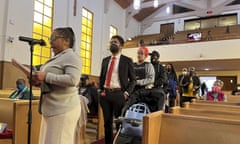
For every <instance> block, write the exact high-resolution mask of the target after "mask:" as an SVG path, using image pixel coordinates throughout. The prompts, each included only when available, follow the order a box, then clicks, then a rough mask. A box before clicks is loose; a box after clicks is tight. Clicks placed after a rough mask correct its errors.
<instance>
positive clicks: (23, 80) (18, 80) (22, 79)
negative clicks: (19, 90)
mask: <svg viewBox="0 0 240 144" xmlns="http://www.w3.org/2000/svg"><path fill="white" fill-rule="evenodd" d="M20 81H22V82H23V83H24V84H25V83H26V81H25V79H24V78H21V77H20V78H18V79H17V80H16V84H18V83H19V82H20Z"/></svg>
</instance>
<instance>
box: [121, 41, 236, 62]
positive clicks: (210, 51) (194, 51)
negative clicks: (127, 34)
mask: <svg viewBox="0 0 240 144" xmlns="http://www.w3.org/2000/svg"><path fill="white" fill-rule="evenodd" d="M239 43H240V39H234V40H224V41H209V42H196V43H186V44H177V45H159V46H149V47H148V48H149V51H150V52H151V51H153V50H157V51H158V52H159V53H160V55H161V57H160V61H162V62H164V61H185V60H186V61H190V60H216V59H237V58H239V53H240V49H239ZM123 53H124V54H125V55H127V56H129V57H132V58H133V60H134V61H136V60H137V59H136V56H137V54H136V53H137V48H128V49H123Z"/></svg>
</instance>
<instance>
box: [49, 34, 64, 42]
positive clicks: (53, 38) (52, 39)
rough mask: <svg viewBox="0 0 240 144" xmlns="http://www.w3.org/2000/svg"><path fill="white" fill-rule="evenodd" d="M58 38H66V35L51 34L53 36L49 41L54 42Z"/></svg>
mask: <svg viewBox="0 0 240 144" xmlns="http://www.w3.org/2000/svg"><path fill="white" fill-rule="evenodd" d="M58 38H64V37H63V36H58V35H56V36H51V37H50V38H49V39H48V41H49V42H53V41H55V40H57V39H58Z"/></svg>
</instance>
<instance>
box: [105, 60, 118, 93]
mask: <svg viewBox="0 0 240 144" xmlns="http://www.w3.org/2000/svg"><path fill="white" fill-rule="evenodd" d="M115 60H116V57H112V60H111V63H110V67H109V69H108V73H107V78H106V83H105V86H106V87H107V88H109V87H110V82H111V78H112V72H113V68H114V63H115Z"/></svg>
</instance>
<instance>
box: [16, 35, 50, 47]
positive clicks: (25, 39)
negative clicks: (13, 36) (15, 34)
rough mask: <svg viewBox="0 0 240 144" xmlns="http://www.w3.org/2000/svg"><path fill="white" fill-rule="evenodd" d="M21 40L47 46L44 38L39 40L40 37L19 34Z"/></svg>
mask: <svg viewBox="0 0 240 144" xmlns="http://www.w3.org/2000/svg"><path fill="white" fill-rule="evenodd" d="M19 40H20V41H24V42H28V43H29V44H31V45H35V44H39V45H40V46H46V43H45V41H44V40H43V39H40V40H38V39H34V38H29V37H24V36H19Z"/></svg>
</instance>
